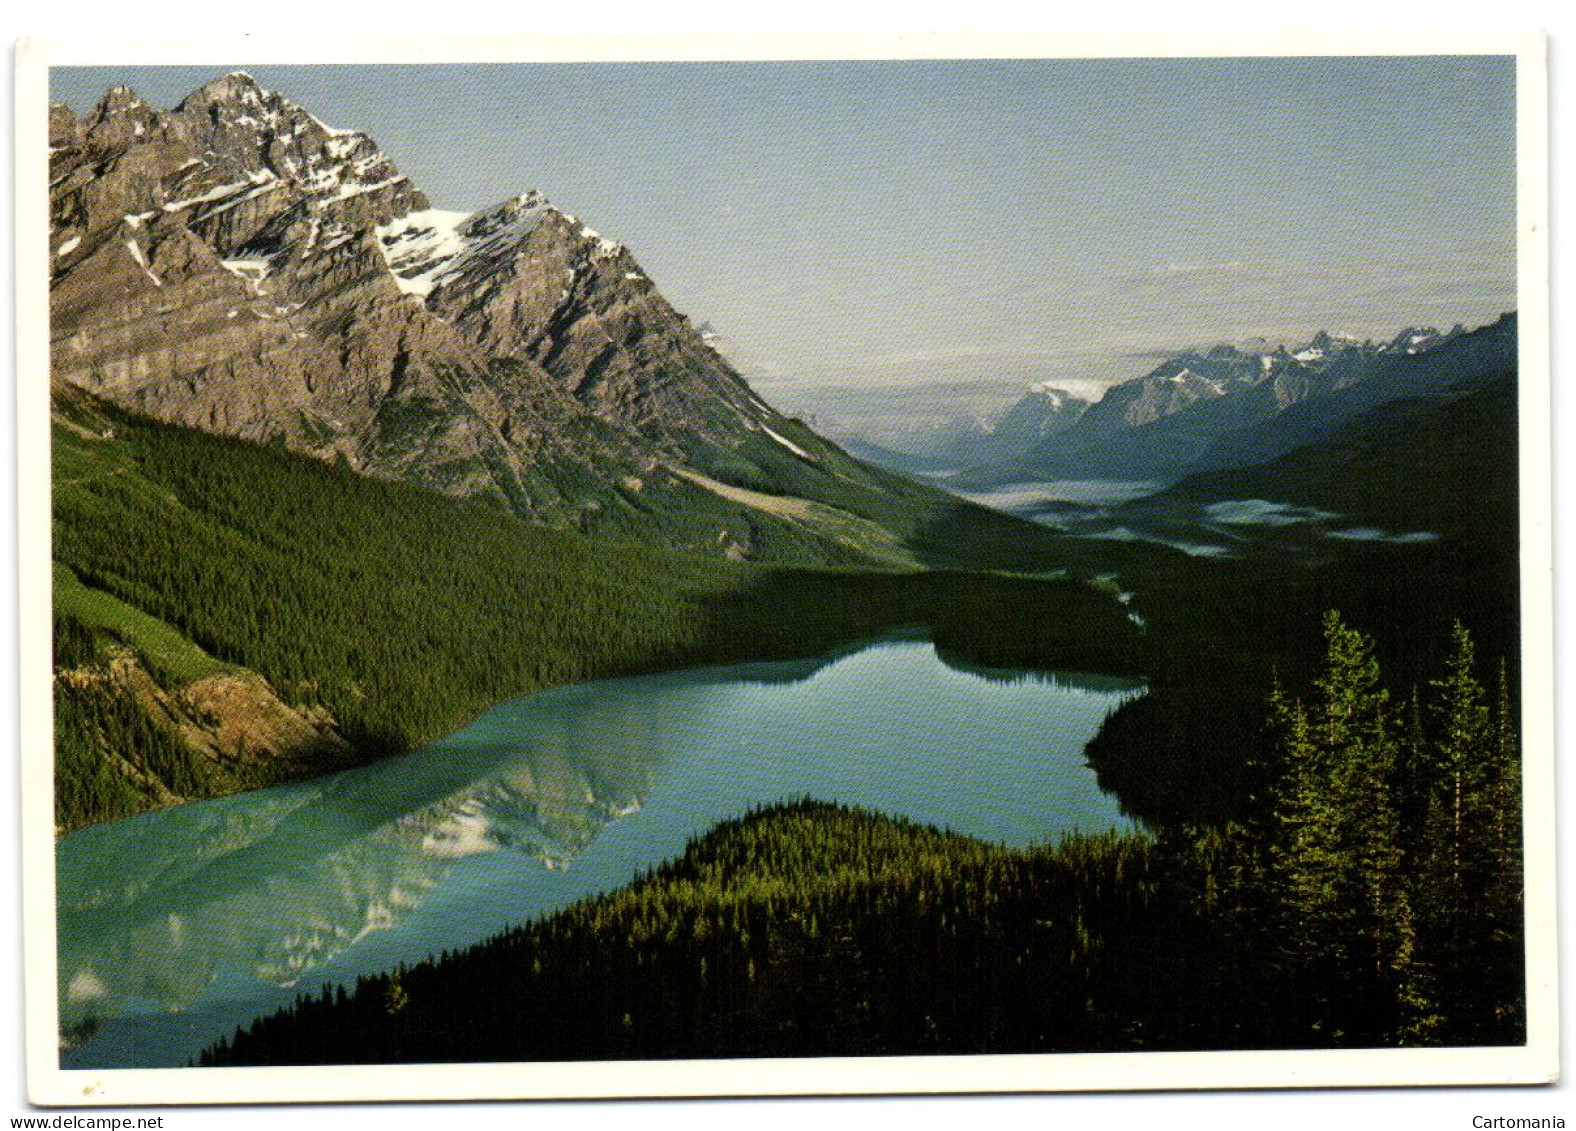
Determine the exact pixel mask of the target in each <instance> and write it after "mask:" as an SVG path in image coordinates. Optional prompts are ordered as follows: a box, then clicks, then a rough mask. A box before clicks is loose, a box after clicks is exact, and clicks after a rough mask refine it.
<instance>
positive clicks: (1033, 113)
mask: <svg viewBox="0 0 1576 1131" xmlns="http://www.w3.org/2000/svg"><path fill="white" fill-rule="evenodd" d="M236 67H242V68H244V69H246V70H248V71H249V72H250V73H252V74H253V75H254V76H255V77H256V78H257V80H258V81H259V82H260V83H262V84H263V85H264V86H265V87H267V88H269V89H271V90H276V91H278V92H279V93H281V94H283V95H284V96H286V97H287V98H290V99H291V100H292V101H295V102H297V103H299V104H300V105H302V106H303V107H304V108H305V109H307V110H309V111H311V112H312V113H313V114H315V115H317V116H318V117H319V118H321V119H322V120H324V121H325V122H327V123H329V124H330V125H332V126H335V127H340V128H354V129H359V130H363V131H365V132H366V133H368V134H369V135H370V136H371V137H372V138H373V140H374V141H376V142H377V143H378V145H379V146H380V147H381V148H382V149H383V150H384V151H385V152H386V153H387V154H388V155H389V156H390V157H391V158H392V159H393V160H394V162H395V163H396V164H397V165H398V166H399V167H400V170H401V171H402V172H404V173H406V174H407V175H408V176H409V177H410V179H411V180H412V182H413V183H414V184H415V185H416V186H417V187H418V188H421V189H422V190H423V191H424V192H425V193H426V194H427V196H428V197H429V199H430V200H431V201H432V204H433V206H434V207H438V208H453V209H461V210H467V211H468V210H474V209H478V208H482V207H485V206H487V205H490V204H493V203H495V202H497V201H499V200H501V199H504V198H505V197H508V196H511V195H514V194H516V193H519V192H521V191H523V190H525V189H527V188H539V189H541V190H542V191H543V192H545V193H546V194H547V196H548V197H549V198H550V199H552V200H553V201H554V202H555V203H557V204H559V205H560V206H562V207H563V208H565V209H566V210H567V211H570V212H573V213H575V214H576V215H578V216H580V217H581V218H582V219H584V220H585V221H586V222H587V223H588V224H590V225H591V226H592V227H594V228H595V229H597V230H598V231H600V232H602V233H603V234H605V235H608V236H611V237H613V238H616V239H619V240H622V241H623V242H625V243H626V244H627V245H628V246H629V247H630V249H631V251H632V252H633V253H634V255H635V256H636V257H637V258H638V259H639V260H640V261H641V263H642V265H643V266H644V267H645V269H646V270H647V271H648V273H649V274H650V275H651V277H652V278H653V279H654V280H655V281H656V282H657V284H658V285H659V286H660V287H661V288H662V291H663V293H664V294H665V295H666V296H667V297H668V298H669V299H670V300H671V301H672V302H673V304H674V305H675V306H676V307H677V308H678V309H679V310H681V311H684V312H685V313H687V314H689V315H690V316H691V317H692V318H693V319H694V320H695V321H696V322H709V323H711V324H712V325H713V326H714V327H715V328H716V330H717V331H718V332H719V333H720V334H721V335H722V337H723V339H724V342H725V344H726V348H727V350H728V352H729V353H730V355H731V356H732V357H733V358H734V359H735V361H736V363H737V364H739V365H740V367H741V369H742V370H743V371H744V373H745V375H746V377H747V378H749V379H750V381H751V383H752V384H754V385H755V386H756V387H757V388H758V389H759V390H760V391H761V392H762V393H763V395H765V396H767V397H768V398H769V399H771V400H773V402H774V403H777V404H779V406H780V407H783V408H785V409H788V410H801V411H809V412H815V413H817V414H820V415H823V416H825V417H828V418H834V419H835V418H842V419H847V418H849V417H850V416H851V415H852V416H868V415H870V414H872V413H874V414H877V415H879V414H880V413H881V412H882V411H883V406H885V407H886V408H888V409H891V410H892V411H897V409H896V408H895V406H894V405H893V402H894V401H895V400H897V399H898V398H899V397H902V398H905V399H908V398H912V397H913V396H914V395H915V391H916V390H924V389H933V390H934V391H935V393H936V394H938V395H941V396H942V397H943V399H944V397H945V395H946V394H944V393H943V390H942V388H941V386H947V387H949V388H951V389H952V390H953V392H952V394H951V395H953V396H955V397H956V398H957V403H958V406H959V409H960V411H979V410H981V409H982V408H983V407H985V406H986V405H987V404H989V405H995V404H997V403H1003V402H1004V401H1005V400H1007V399H1010V398H1011V396H1012V394H1013V391H1014V390H1018V391H1021V390H1022V389H1023V388H1024V387H1025V386H1026V385H1029V384H1032V383H1036V382H1040V381H1047V380H1049V381H1052V382H1056V383H1061V384H1064V385H1070V386H1073V387H1074V389H1075V391H1088V390H1091V389H1097V388H1098V387H1099V386H1100V385H1102V384H1105V383H1108V382H1110V381H1112V380H1118V379H1122V378H1126V377H1132V376H1137V375H1139V374H1140V373H1142V372H1145V371H1147V370H1148V369H1149V368H1152V365H1153V362H1145V361H1144V360H1143V358H1144V357H1146V356H1147V355H1150V354H1153V353H1156V352H1160V351H1165V350H1174V349H1178V348H1182V347H1186V346H1193V345H1202V344H1210V343H1213V342H1219V341H1232V342H1241V341H1246V340H1249V339H1254V338H1263V339H1267V340H1269V341H1270V342H1277V343H1278V342H1296V341H1306V340H1307V339H1308V338H1309V337H1311V336H1312V334H1313V333H1314V332H1315V331H1317V330H1321V329H1327V330H1331V331H1343V332H1348V333H1352V334H1355V335H1358V336H1360V337H1373V338H1388V337H1389V336H1390V335H1393V334H1394V333H1395V332H1397V331H1398V330H1400V329H1402V328H1403V327H1404V326H1408V325H1437V326H1440V327H1441V328H1443V327H1446V326H1449V325H1451V324H1453V323H1455V322H1463V323H1466V324H1467V325H1469V326H1476V325H1481V324H1483V323H1486V322H1489V321H1491V320H1492V319H1493V318H1495V317H1497V316H1498V315H1499V314H1500V313H1502V312H1504V311H1507V310H1511V309H1514V308H1515V306H1516V301H1515V205H1516V193H1515V69H1514V61H1513V60H1512V59H1509V58H1490V57H1439V58H1419V57H1411V58H1404V57H1403V58H1366V59H1365V58H1350V59H1201V60H1119V59H1104V60H1102V59H1087V60H1021V61H1019V60H1012V61H990V60H980V61H962V62H902V61H898V62H794V63H622V64H607V63H603V64H509V65H486V66H479V65H463V66H460V65H456V66H436V65H434V66H428V65H422V66H412V65H397V66H396V65H389V66H338V65H334V66H327V65H319V66H281V67H276V66H267V65H250V64H248V63H246V61H245V60H237V61H236V62H235V63H234V64H226V65H215V66H213V67H117V68H104V67H94V68H66V69H56V70H54V71H52V73H51V96H52V98H54V99H55V100H58V101H63V102H66V103H67V104H68V105H70V106H71V107H72V108H73V109H74V110H76V111H78V112H79V113H80V112H84V111H86V110H88V109H90V108H91V106H92V105H93V104H94V103H95V102H96V101H97V99H98V98H99V96H100V95H102V93H103V91H104V90H105V89H106V88H107V87H108V86H110V85H112V84H114V83H126V84H128V85H130V86H132V87H133V88H135V89H136V90H137V91H138V93H139V94H140V95H142V97H144V98H145V99H147V100H148V101H149V102H150V103H152V104H153V105H155V106H156V107H159V108H164V107H168V106H172V105H174V104H175V103H176V102H178V101H179V100H180V99H181V98H182V97H183V96H184V95H186V94H187V93H189V92H190V91H191V90H193V89H195V88H196V87H197V86H200V85H201V84H202V83H203V82H204V81H206V80H207V79H209V78H212V77H213V76H215V75H217V74H221V73H223V72H224V71H227V70H231V69H235V68H236ZM970 389H974V390H977V393H976V394H974V395H972V396H971V395H970V394H969V393H968V392H967V390H970ZM913 407H914V408H918V407H919V406H918V405H917V404H916V405H914V406H913Z"/></svg>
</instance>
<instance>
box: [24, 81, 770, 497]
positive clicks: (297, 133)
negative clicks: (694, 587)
mask: <svg viewBox="0 0 1576 1131" xmlns="http://www.w3.org/2000/svg"><path fill="white" fill-rule="evenodd" d="M50 146H51V182H52V183H51V188H50V197H51V252H52V259H51V282H52V289H51V300H52V307H51V338H52V353H51V365H52V372H53V375H54V377H55V378H56V379H57V380H58V381H63V382H67V383H69V384H71V385H75V386H78V387H81V388H83V389H86V390H88V391H90V392H93V393H95V394H98V395H101V396H103V397H105V398H107V399H109V400H112V401H114V402H115V403H117V404H120V405H123V406H125V407H128V408H131V409H134V410H136V411H138V412H142V413H146V414H148V415H151V416H154V417H157V418H159V419H163V420H167V421H171V422H175V423H179V424H184V425H189V426H193V427H197V428H202V429H206V430H210V431H217V432H222V433H226V434H229V435H235V436H240V437H243V438H246V439H251V440H257V441H275V442H282V443H284V444H286V445H288V446H290V447H292V448H295V449H297V450H300V451H304V452H308V453H311V454H313V455H317V456H320V457H323V458H341V459H344V460H345V461H346V462H348V463H349V464H350V466H352V467H354V468H356V469H358V470H362V471H365V472H368V473H372V474H378V475H384V476H394V477H401V478H406V479H411V480H414V481H417V482H421V483H424V484H426V485H429V486H435V487H439V488H441V489H443V490H447V491H451V492H454V493H462V494H470V493H489V494H492V495H495V496H497V497H499V498H501V499H504V500H506V501H507V502H509V503H510V504H511V505H512V506H514V507H515V508H517V509H519V510H522V511H525V512H531V513H537V512H541V511H544V510H546V509H549V508H551V507H554V506H560V507H561V506H573V505H576V504H577V503H579V502H583V501H584V500H573V499H566V498H564V496H563V493H562V491H561V490H559V489H558V488H556V487H553V486H552V485H550V484H549V482H548V477H547V476H546V470H547V469H564V468H570V469H576V470H578V471H579V472H584V473H589V476H588V477H587V479H588V481H594V482H597V483H606V484H614V483H617V482H618V481H620V480H621V479H623V478H625V477H627V476H630V475H639V474H641V473H643V472H645V471H647V470H649V468H650V467H651V466H653V465H654V463H655V462H656V461H669V462H683V461H684V460H685V459H686V455H687V453H689V452H692V451H693V450H694V449H695V448H696V446H697V445H720V446H723V447H727V446H736V445H738V444H741V443H743V442H744V441H745V439H746V438H747V437H748V435H749V434H750V433H757V434H762V430H763V427H769V422H775V421H780V419H781V418H780V417H778V416H777V414H776V413H774V412H772V410H770V409H769V408H768V407H767V406H765V405H764V404H762V403H761V402H760V401H759V400H758V399H757V398H755V397H754V396H753V395H752V394H751V392H750V390H749V389H748V387H747V386H746V385H745V383H744V381H743V380H742V379H741V378H740V376H739V375H738V373H737V372H735V371H734V370H733V368H732V367H731V366H730V365H729V364H728V363H727V362H726V361H725V360H724V359H723V358H722V357H721V356H720V355H719V354H718V353H717V352H716V351H715V350H714V349H713V348H712V347H711V345H710V344H708V342H707V341H706V340H705V339H704V338H703V336H702V335H701V334H700V333H699V332H698V331H697V330H696V329H695V328H694V327H693V326H691V324H690V323H689V320H688V319H687V318H685V317H684V316H683V315H681V314H679V313H678V312H677V311H675V310H674V309H673V308H672V307H671V306H670V305H669V304H668V303H667V301H666V300H665V299H664V298H663V297H662V295H661V294H660V293H659V292H658V290H657V288H656V287H655V286H654V285H653V284H652V282H651V281H650V279H649V278H648V277H647V276H646V274H645V272H644V271H643V270H642V269H641V268H640V266H639V264H638V263H637V262H636V261H635V259H634V258H633V256H631V255H630V253H629V252H628V250H627V249H625V248H624V247H622V246H621V245H619V244H617V243H614V242H612V241H610V240H606V239H603V238H602V237H600V236H599V235H598V234H597V233H596V232H594V231H592V230H590V229H589V228H587V227H586V226H585V225H584V224H582V223H581V222H579V221H578V220H577V219H576V218H575V217H572V216H569V215H567V214H565V213H563V212H562V211H560V210H559V209H557V208H555V207H554V206H553V205H551V204H550V203H549V202H548V201H546V200H545V199H544V198H543V197H541V196H540V195H539V194H536V193H527V194H525V195H523V196H520V197H518V198H515V199H513V200H510V201H506V202H504V203H503V204H500V205H498V206H496V207H494V208H491V209H486V210H484V211H482V212H480V213H477V214H475V215H465V214H461V213H453V212H441V211H438V210H434V209H432V208H431V207H430V206H429V201H428V200H427V198H426V197H425V196H424V195H423V194H422V193H421V192H420V191H419V190H418V189H417V188H416V187H415V186H413V185H412V184H411V183H410V182H409V180H408V179H407V178H406V177H405V176H404V175H403V174H402V173H400V171H399V170H398V169H397V168H396V166H395V165H394V163H393V162H392V161H391V160H390V159H389V158H388V156H387V155H385V154H384V153H382V152H381V151H380V150H379V149H378V148H377V146H376V145H375V144H374V143H373V141H372V140H371V139H370V138H369V137H367V135H365V134H363V133H360V132H357V131H353V130H339V129H332V128H330V127H328V126H326V125H324V124H323V123H322V122H320V121H319V120H318V119H316V118H315V117H313V116H312V115H311V114H310V113H308V112H307V111H306V110H304V109H303V108H301V107H299V106H297V105H295V104H294V103H292V102H290V101H289V100H288V99H286V98H284V97H282V96H280V95H278V94H275V93H272V92H270V91H266V90H264V89H262V88H261V87H260V86H259V85H258V84H257V83H256V82H255V80H253V79H252V78H251V77H250V76H248V75H246V74H244V73H241V72H236V73H233V74H229V75H225V76H223V77H221V78H217V79H214V80H213V81H211V82H209V83H207V84H205V85H204V86H202V87H201V88H199V89H198V90H196V91H194V92H192V93H191V94H190V95H188V96H187V98H186V99H185V100H184V101H182V102H181V103H180V104H179V105H178V106H176V107H175V108H174V109H171V110H167V111H158V110H155V109H154V108H153V107H151V106H149V105H148V104H147V103H146V102H144V101H143V100H142V99H141V98H139V97H138V96H137V95H136V93H135V92H134V91H132V90H130V89H129V88H127V87H123V86H121V87H115V88H112V89H111V90H110V91H109V92H108V93H107V94H106V95H105V96H104V98H103V99H102V100H101V101H100V103H99V104H98V106H97V107H95V108H94V110H93V111H92V112H91V113H90V114H88V115H87V116H86V117H84V118H81V119H78V118H77V117H76V116H75V115H74V114H73V113H72V112H71V111H70V109H68V108H67V107H64V106H54V107H51V109H50ZM609 489H611V487H610V488H609Z"/></svg>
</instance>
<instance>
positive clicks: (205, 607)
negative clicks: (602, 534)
mask: <svg viewBox="0 0 1576 1131" xmlns="http://www.w3.org/2000/svg"><path fill="white" fill-rule="evenodd" d="M62 416H63V419H62V420H60V421H59V422H58V423H57V425H56V429H55V443H54V474H55V496H54V500H55V501H54V506H55V511H54V547H53V549H54V557H55V561H56V581H55V648H56V655H55V668H56V671H57V672H58V673H62V674H61V675H60V677H59V678H57V681H56V719H57V728H58V731H59V739H58V758H59V768H60V773H59V777H60V782H59V785H58V788H57V804H56V821H57V824H58V825H59V826H60V827H62V828H72V827H75V826H78V825H81V824H84V823H88V822H91V821H96V820H104V819H109V818H113V817H117V816H124V815H127V814H129V813H133V812H138V811H141V810H143V809H146V808H151V807H156V806H158V805H161V804H169V803H171V802H172V801H174V800H180V799H183V798H184V799H190V798H194V797H203V796H213V795H216V794H220V793H226V792H234V791H235V790H237V789H242V788H249V787H253V786H256V785H262V784H268V783H269V782H274V781H283V780H290V779H292V778H298V777H302V776H306V775H308V774H311V773H321V772H324V771H326V770H330V769H335V768H340V767H342V766H345V765H348V764H353V763H355V762H358V761H365V760H368V759H370V758H374V757H379V756H383V755H387V754H390V753H395V752H400V751H404V750H408V749H412V748H414V747H416V746H418V745H420V744H422V743H423V742H425V741H428V740H431V739H433V738H436V737H438V736H439V735H441V734H444V733H446V732H448V731H450V730H453V729H455V728H456V727H458V726H460V725H461V724H463V723H464V722H466V721H467V720H469V719H470V718H472V717H474V716H476V715H477V714H479V713H481V712H482V711H484V710H485V709H487V708H488V707H490V706H492V705H493V704H495V703H497V702H498V701H500V700H501V699H505V698H508V697H510V696H513V695H519V694H524V693H527V692H531V691H535V690H538V689H541V688H544V687H549V686H554V685H559V684H565V683H574V682H581V681H584V680H589V679H596V678H602V677H609V676H619V675H628V674H634V673H637V672H646V671H655V670H666V669H672V668H680V667H689V666H696V665H701V664H713V663H728V662H738V661H744V660H769V659H785V658H803V657H812V656H816V655H819V654H821V653H824V652H826V651H828V650H830V649H832V648H835V647H838V646H841V645H845V644H847V643H850V642H853V641H857V640H860V639H863V638H866V637H869V636H872V635H875V634H878V633H880V632H882V631H884V630H886V629H889V628H891V627H894V626H914V627H920V628H924V629H926V630H927V631H928V632H929V633H930V634H931V636H932V638H933V639H934V640H935V641H936V643H937V644H938V645H939V646H941V647H945V648H948V649H950V650H952V651H954V652H957V653H959V654H960V655H962V656H964V657H966V658H968V659H970V660H973V661H976V662H980V663H986V664H995V665H1022V664H1028V665H1032V666H1038V667H1062V668H1073V669H1081V670H1088V671H1107V672H1113V673H1130V674H1135V675H1136V674H1141V672H1142V670H1143V666H1144V661H1143V656H1142V649H1143V647H1144V641H1143V639H1142V636H1141V634H1140V633H1139V632H1138V631H1137V630H1136V628H1135V627H1134V626H1133V625H1132V624H1131V623H1130V622H1129V621H1128V619H1127V617H1126V615H1125V612H1124V611H1123V610H1122V608H1121V606H1119V605H1118V604H1117V603H1116V602H1115V601H1114V600H1113V599H1112V597H1111V596H1110V594H1109V593H1108V592H1106V591H1104V590H1101V589H1098V588H1095V587H1091V586H1089V585H1086V584H1082V583H1078V582H1075V581H1072V580H1058V579H1056V578H1047V577H1029V576H1019V575H1014V574H1006V573H997V572H991V573H982V572H976V571H963V570H920V569H917V568H911V569H906V570H899V571H893V570H878V569H872V568H868V567H866V568H854V567H846V566H845V567H834V566H828V565H820V566H792V565H775V564H761V565H752V564H743V563H735V562H729V561H723V560H716V559H708V558H701V557H698V556H695V555H690V554H683V553H678V552H663V551H660V550H655V549H652V548H649V547H647V546H642V545H637V544H634V543H619V542H616V541H610V540H607V539H591V538H588V537H586V536H583V535H580V534H578V533H576V532H573V531H559V530H550V529H545V528H542V527H539V526H533V525H529V524H526V523H524V522H522V521H520V520H519V519H518V518H515V517H514V516H512V515H509V514H507V513H505V512H503V511H501V510H499V509H497V508H496V507H493V506H490V505H488V504H487V503H484V502H479V501H465V500H457V499H452V498H448V497H446V496H442V495H438V494H436V493H433V492H431V491H427V490H423V489H420V488H416V487H411V486H407V485H403V484H399V483H388V482H380V481H377V480H373V479H368V478H365V477H362V476H359V475H356V474H354V473H352V472H350V471H349V470H348V469H345V468H342V467H336V466H332V465H329V464H326V463H322V462H320V461H317V460H313V459H309V458H306V457H302V456H298V455H293V454H290V453H287V452H285V451H283V450H279V449H273V448H268V447H261V446H257V445H253V444H248V443H244V442H242V441H238V440H230V439H224V438H219V437H214V436H210V435H206V434H203V433H200V432H194V431H191V430H187V429H181V428H175V427H171V426H167V425H161V424H156V423H153V422H151V421H147V420H142V419H137V418H132V417H129V416H126V415H124V414H121V413H116V412H113V411H111V410H109V409H106V408H104V407H103V406H94V405H86V404H84V402H83V400H82V399H81V398H78V399H77V400H76V401H75V402H74V404H72V405H70V406H66V411H65V412H63V413H62ZM739 511H740V512H741V513H740V514H739V515H738V518H739V521H740V522H747V521H758V520H759V517H760V516H758V515H754V514H751V513H748V511H747V508H744V507H740V508H739ZM995 517H996V518H1000V516H995ZM1001 521H1002V522H1003V523H1008V522H1009V520H1005V519H1002V520H1001ZM1011 525H1017V526H1022V525H1024V524H1021V523H1016V524H1011ZM779 533H780V536H781V537H782V538H783V539H786V540H790V541H791V540H792V539H793V538H795V537H798V536H799V534H800V533H801V532H800V531H798V530H797V529H796V528H795V527H794V526H793V524H791V523H786V522H784V523H783V524H782V530H781V531H780V532H779ZM461 626H463V631H462V630H461ZM225 673H244V674H248V675H250V674H251V673H257V675H260V676H261V677H263V678H265V679H266V680H267V682H268V684H269V685H271V688H272V690H273V691H274V692H276V693H277V695H278V696H279V697H280V698H281V699H282V700H283V702H284V703H285V704H286V705H288V706H289V707H290V708H292V709H294V710H295V711H297V712H299V713H301V715H302V717H303V718H305V719H308V720H309V721H312V722H314V723H315V724H317V725H316V729H312V728H310V727H306V726H305V724H303V726H302V727H298V728H297V730H299V731H300V732H301V734H302V735H303V736H304V737H302V738H300V739H299V740H298V741H296V742H295V744H294V745H290V746H288V747H287V748H285V749H282V750H279V751H276V752H275V754H276V756H274V757H270V758H266V759H260V758H257V757H249V756H246V754H245V752H244V751H237V750H234V749H228V750H224V751H221V752H219V753H218V754H217V755H215V756H212V757H203V756H201V755H200V754H195V753H193V752H192V751H191V750H190V749H189V748H188V744H183V743H182V742H180V741H178V739H177V738H176V737H175V734H176V732H178V731H179V729H180V724H181V723H183V722H187V724H188V725H187V729H188V730H190V729H191V726H193V725H196V723H200V722H201V721H202V720H201V719H196V720H195V722H189V721H188V719H187V717H188V716H192V715H200V714H201V708H200V706H198V705H195V704H194V701H195V700H197V699H198V698H200V697H199V696H198V694H197V692H198V691H200V690H201V687H200V685H201V682H202V681H203V680H205V679H209V678H212V677H215V676H219V675H223V674H225ZM330 723H331V724H332V725H331V726H330V725H329V724H330Z"/></svg>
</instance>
